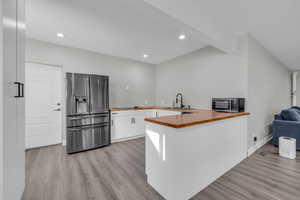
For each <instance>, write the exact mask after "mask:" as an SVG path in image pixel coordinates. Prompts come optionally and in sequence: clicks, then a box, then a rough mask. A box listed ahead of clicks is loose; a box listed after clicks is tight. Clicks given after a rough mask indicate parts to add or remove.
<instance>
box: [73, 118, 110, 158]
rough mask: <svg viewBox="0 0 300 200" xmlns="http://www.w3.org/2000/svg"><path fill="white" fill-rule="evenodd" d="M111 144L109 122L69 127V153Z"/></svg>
mask: <svg viewBox="0 0 300 200" xmlns="http://www.w3.org/2000/svg"><path fill="white" fill-rule="evenodd" d="M109 144H110V130H109V123H104V124H98V125H92V126H86V127H79V128H68V129H67V153H76V152H80V151H84V150H88V149H93V148H98V147H101V146H106V145H109Z"/></svg>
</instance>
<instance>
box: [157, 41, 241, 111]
mask: <svg viewBox="0 0 300 200" xmlns="http://www.w3.org/2000/svg"><path fill="white" fill-rule="evenodd" d="M156 75H157V76H156V100H157V104H158V105H165V106H171V105H172V101H174V100H175V95H176V93H177V92H181V93H183V97H184V100H183V101H184V104H185V105H191V106H192V107H196V108H202V109H211V98H212V97H245V95H246V84H247V81H246V67H245V66H244V65H243V61H242V58H241V56H239V55H230V54H226V53H224V52H222V51H220V50H218V49H216V48H214V47H205V48H203V49H200V50H198V51H195V52H193V53H191V54H187V55H184V56H181V57H178V58H176V59H173V60H171V61H168V62H165V63H162V64H160V65H157V68H156Z"/></svg>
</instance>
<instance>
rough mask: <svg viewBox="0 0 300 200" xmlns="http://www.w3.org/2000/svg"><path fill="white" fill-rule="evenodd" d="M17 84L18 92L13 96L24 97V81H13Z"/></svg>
mask: <svg viewBox="0 0 300 200" xmlns="http://www.w3.org/2000/svg"><path fill="white" fill-rule="evenodd" d="M14 84H16V85H17V86H18V94H17V95H16V96H15V98H22V97H24V83H21V82H14Z"/></svg>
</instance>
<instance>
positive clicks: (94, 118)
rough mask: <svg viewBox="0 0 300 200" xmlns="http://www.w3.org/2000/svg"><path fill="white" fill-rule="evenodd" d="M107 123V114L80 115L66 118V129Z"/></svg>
mask: <svg viewBox="0 0 300 200" xmlns="http://www.w3.org/2000/svg"><path fill="white" fill-rule="evenodd" d="M105 122H106V123H109V113H107V114H97V115H81V116H69V117H67V127H68V128H70V127H76V126H85V125H91V124H100V123H105Z"/></svg>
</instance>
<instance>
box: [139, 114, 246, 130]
mask: <svg viewBox="0 0 300 200" xmlns="http://www.w3.org/2000/svg"><path fill="white" fill-rule="evenodd" d="M246 115H250V113H222V112H215V111H212V110H194V112H193V111H192V113H189V114H182V115H172V116H164V117H154V118H146V119H145V121H147V122H152V123H156V124H160V125H164V126H169V127H172V128H183V127H188V126H193V125H198V124H205V123H209V122H214V121H219V120H224V119H230V118H234V117H241V116H246Z"/></svg>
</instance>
